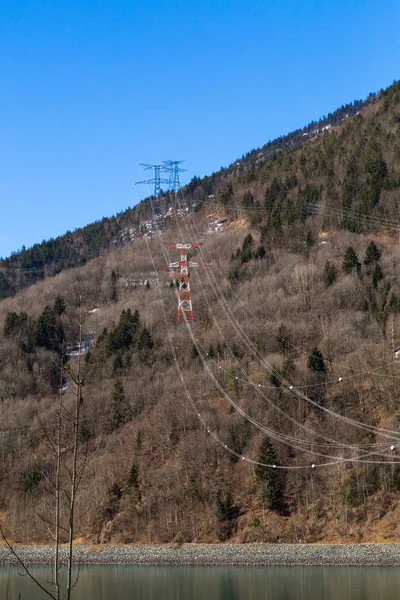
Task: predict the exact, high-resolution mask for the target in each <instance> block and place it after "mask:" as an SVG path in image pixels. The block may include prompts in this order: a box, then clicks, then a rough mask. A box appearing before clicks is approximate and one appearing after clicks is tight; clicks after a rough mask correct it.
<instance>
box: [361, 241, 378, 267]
mask: <svg viewBox="0 0 400 600" xmlns="http://www.w3.org/2000/svg"><path fill="white" fill-rule="evenodd" d="M381 256H382V254H381V252H380V251H379V250H378V248H377V246H376V244H375V242H374V241H373V240H371V241H370V243H369V244H368V246H367V250H366V251H365V258H364V264H365V265H371V264H372V263H374V262H378V261H379V260H380V258H381Z"/></svg>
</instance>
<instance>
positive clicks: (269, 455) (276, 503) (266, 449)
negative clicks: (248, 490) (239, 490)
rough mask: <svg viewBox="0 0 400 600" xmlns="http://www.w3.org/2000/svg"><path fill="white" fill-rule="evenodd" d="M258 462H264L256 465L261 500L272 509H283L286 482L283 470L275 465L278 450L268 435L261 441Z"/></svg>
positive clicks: (255, 471)
mask: <svg viewBox="0 0 400 600" xmlns="http://www.w3.org/2000/svg"><path fill="white" fill-rule="evenodd" d="M257 462H259V463H262V464H258V465H256V466H255V467H254V474H255V476H256V480H257V484H258V488H259V498H260V502H261V503H262V504H263V505H264V506H265V507H266V508H270V509H271V510H281V509H282V507H283V488H284V485H283V483H284V482H283V477H282V473H281V471H280V470H279V469H276V468H274V467H273V465H275V464H276V462H277V459H276V452H275V448H274V447H273V445H272V444H271V442H270V440H269V438H268V437H265V438H264V439H263V441H262V442H261V446H260V450H259V453H258V459H257ZM262 465H271V466H262Z"/></svg>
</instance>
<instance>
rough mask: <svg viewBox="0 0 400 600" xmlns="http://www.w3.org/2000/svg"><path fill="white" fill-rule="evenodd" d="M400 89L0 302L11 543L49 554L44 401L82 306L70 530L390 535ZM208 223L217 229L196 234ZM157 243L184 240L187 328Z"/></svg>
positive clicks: (49, 434)
mask: <svg viewBox="0 0 400 600" xmlns="http://www.w3.org/2000/svg"><path fill="white" fill-rule="evenodd" d="M398 87H399V86H398V85H395V86H393V87H392V88H390V90H389V91H387V92H386V93H385V94H386V95H385V94H381V97H380V98H379V100H378V101H377V102H375V103H373V104H372V105H370V106H368V107H367V108H365V109H364V110H363V112H362V114H360V115H357V116H355V117H353V118H351V119H347V120H344V121H343V123H342V124H340V125H339V126H337V128H336V129H335V130H334V131H332V132H329V131H326V132H323V133H321V135H319V136H317V138H316V139H314V140H313V141H312V142H309V143H307V144H305V145H304V146H303V148H302V149H300V150H297V151H296V152H292V151H288V152H285V153H282V154H281V155H280V156H278V157H276V158H275V159H274V160H269V161H266V162H264V163H263V162H262V161H261V162H258V163H257V164H256V163H255V162H254V163H253V164H252V163H251V161H250V162H249V161H248V162H247V163H246V164H244V163H243V164H242V166H241V167H239V168H238V172H237V173H234V172H232V171H229V172H227V173H226V174H222V175H221V178H220V180H219V181H218V184H216V189H215V190H214V191H215V193H214V194H209V195H210V196H213V197H212V198H209V199H208V200H207V201H206V202H204V205H203V207H202V209H201V210H200V211H198V212H196V213H193V214H192V213H190V212H189V213H187V214H185V216H180V217H175V216H174V215H173V216H172V217H171V218H170V219H169V220H168V221H167V227H166V231H165V233H163V234H162V236H161V235H158V234H157V235H154V236H153V238H150V237H147V238H140V239H137V240H135V241H134V243H132V244H130V245H127V246H126V247H124V248H119V249H115V250H113V251H109V252H105V253H103V255H102V256H100V257H98V258H96V259H94V260H91V261H90V262H88V263H87V264H86V265H84V266H82V267H79V268H75V269H71V270H65V271H63V272H61V273H60V274H59V275H57V276H56V277H53V278H48V279H46V280H44V281H42V282H40V283H37V284H35V285H33V286H31V287H29V288H26V289H23V290H21V291H19V292H18V294H17V295H16V296H14V297H12V298H6V299H4V300H2V301H1V303H0V324H1V332H0V337H1V339H0V397H1V416H2V421H1V427H0V439H1V456H0V477H1V482H2V485H1V491H0V510H1V511H4V514H5V527H6V529H7V532H8V535H9V536H10V538H12V539H13V540H15V541H17V542H33V541H41V542H44V541H49V540H50V538H49V531H48V521H50V522H51V520H52V517H51V511H52V502H53V500H52V487H51V486H52V482H53V481H54V477H55V464H54V460H53V454H52V448H51V446H52V440H54V436H55V432H56V423H57V407H58V403H57V393H58V390H59V388H60V387H62V390H63V391H62V398H63V403H64V405H65V407H66V409H68V407H69V406H70V405H72V402H73V388H74V386H73V382H72V380H71V376H70V374H71V372H72V371H71V369H72V367H74V366H76V363H77V360H78V359H77V356H76V355H74V354H73V352H74V349H75V350H76V346H74V344H75V343H76V342H77V340H78V335H79V334H78V331H79V302H80V299H81V304H82V308H83V333H84V336H83V340H84V342H85V343H86V346H85V354H84V355H83V356H82V363H83V370H84V371H85V373H86V381H85V386H84V388H83V394H82V399H81V407H82V408H81V410H82V413H81V414H82V417H81V425H80V431H79V448H80V450H79V453H80V457H81V458H82V457H84V456H90V457H91V460H90V462H89V463H88V465H87V467H86V470H85V472H84V473H83V476H82V480H81V482H80V488H79V494H78V498H77V503H78V504H77V512H76V535H77V537H82V538H83V539H86V540H88V541H90V542H92V543H99V542H100V543H104V542H110V541H112V542H123V543H132V542H171V541H174V540H175V541H178V542H180V541H184V542H194V541H197V542H200V541H202V542H215V541H226V540H230V541H237V542H254V541H268V542H283V541H286V542H297V541H300V540H302V541H304V542H315V541H382V540H398V539H399V531H398V519H397V516H398V510H399V508H398V503H399V497H400V496H399V495H400V450H398V449H397V445H398V443H399V437H400V428H399V424H400V423H399V417H400V415H399V410H398V381H399V378H400V368H399V365H400V361H397V360H396V359H395V358H394V353H393V350H394V347H395V346H396V342H398V341H399V340H400V283H399V277H398V272H399V265H400V247H399V242H398V227H397V215H398V214H399V211H398V207H399V204H398V203H399V199H400V198H399V189H400V151H399V147H400V136H399V127H400V110H399V106H400V104H399V101H400V97H397V96H398V95H399V94H400V91H399V89H398ZM224 178H225V180H224ZM199 186H200V187H201V184H199ZM194 193H196V192H194ZM216 209H218V210H219V211H221V212H219V213H217V214H218V218H221V217H222V216H227V215H229V216H230V220H228V221H225V222H224V223H223V225H222V227H220V228H219V229H218V230H214V231H213V232H212V229H210V227H209V223H210V221H214V220H215V219H216V218H217V217H216V214H215V213H214V212H213V211H215V210H216ZM175 214H176V213H175ZM163 241H166V242H188V241H202V242H203V245H202V247H201V248H199V249H194V250H192V255H191V260H193V261H196V262H199V263H205V264H207V265H209V266H208V267H199V269H192V271H191V279H190V281H191V291H192V299H193V308H194V313H195V321H194V322H193V323H192V324H191V325H189V326H187V325H186V324H185V323H184V322H177V318H176V313H177V298H176V293H175V292H176V284H175V278H176V277H177V274H176V273H175V274H174V275H173V276H171V275H170V274H169V273H168V271H167V270H166V269H158V268H157V267H158V266H159V265H161V264H165V263H167V262H170V261H176V260H179V252H178V251H176V250H172V249H166V248H165V247H164V246H163V245H162V244H161V243H160V242H163ZM372 241H373V242H374V243H372V244H371V242H372ZM65 354H67V355H68V356H66V357H65V358H64V360H65V361H66V363H67V364H69V365H70V367H71V369H68V366H67V367H65V368H64V373H63V378H62V380H60V363H61V357H62V356H64V355H65ZM62 427H63V440H64V442H65V446H64V447H63V449H62V450H63V452H64V455H65V456H66V458H67V457H68V453H69V451H70V448H69V436H70V433H71V429H70V423H69V422H68V419H65V420H64V422H63V425H62ZM397 432H399V433H397ZM225 446H226V448H225ZM264 465H271V466H270V467H267V466H264ZM272 465H276V467H283V468H274V467H273V466H272ZM63 477H65V478H67V472H66V471H65V473H64V474H63ZM66 499H67V498H64V500H66Z"/></svg>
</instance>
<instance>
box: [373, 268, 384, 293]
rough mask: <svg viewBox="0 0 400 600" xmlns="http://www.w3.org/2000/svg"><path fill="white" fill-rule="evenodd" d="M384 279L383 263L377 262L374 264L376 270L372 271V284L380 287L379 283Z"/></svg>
mask: <svg viewBox="0 0 400 600" xmlns="http://www.w3.org/2000/svg"><path fill="white" fill-rule="evenodd" d="M381 279H383V271H382V269H381V265H380V264H379V263H376V264H375V266H374V270H373V271H372V285H373V286H374V288H377V287H378V283H379V282H380V280H381Z"/></svg>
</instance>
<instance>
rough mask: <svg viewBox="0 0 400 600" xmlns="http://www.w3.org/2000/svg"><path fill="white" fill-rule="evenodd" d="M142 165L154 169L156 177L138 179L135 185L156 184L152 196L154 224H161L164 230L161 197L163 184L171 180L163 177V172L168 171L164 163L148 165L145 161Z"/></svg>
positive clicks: (147, 168) (145, 168)
mask: <svg viewBox="0 0 400 600" xmlns="http://www.w3.org/2000/svg"><path fill="white" fill-rule="evenodd" d="M139 164H140V166H142V167H144V170H145V171H149V170H152V171H154V177H153V178H151V179H145V180H144V181H136V183H135V185H140V184H143V183H147V184H152V183H153V184H154V196H153V197H152V198H150V202H151V210H152V214H153V224H157V223H158V224H161V225H160V229H162V230H164V214H163V210H162V202H161V198H160V192H161V184H162V183H168V184H169V180H168V179H165V178H163V177H161V173H162V172H165V171H167V169H166V168H165V167H164V165H148V164H145V163H139Z"/></svg>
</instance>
